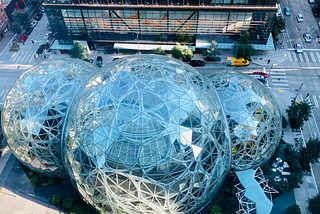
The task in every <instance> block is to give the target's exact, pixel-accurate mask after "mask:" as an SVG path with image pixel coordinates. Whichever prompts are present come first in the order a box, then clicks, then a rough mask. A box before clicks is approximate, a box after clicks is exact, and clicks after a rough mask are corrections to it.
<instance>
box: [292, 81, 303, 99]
mask: <svg viewBox="0 0 320 214" xmlns="http://www.w3.org/2000/svg"><path fill="white" fill-rule="evenodd" d="M303 84H304V83H301V85H300V88H299V90H298V92H297V95H296V96H295V97H294V99H293V102H296V99H297V96H298V94H299V93H300V90H301V88H302V86H303Z"/></svg>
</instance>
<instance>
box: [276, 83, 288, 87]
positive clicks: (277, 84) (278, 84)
mask: <svg viewBox="0 0 320 214" xmlns="http://www.w3.org/2000/svg"><path fill="white" fill-rule="evenodd" d="M272 85H273V86H289V84H280V83H273V84H272Z"/></svg>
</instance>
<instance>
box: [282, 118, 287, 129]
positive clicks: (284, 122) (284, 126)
mask: <svg viewBox="0 0 320 214" xmlns="http://www.w3.org/2000/svg"><path fill="white" fill-rule="evenodd" d="M287 125H288V121H287V120H286V118H285V117H284V116H283V115H282V128H283V129H284V128H286V127H287Z"/></svg>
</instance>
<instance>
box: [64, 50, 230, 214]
mask: <svg viewBox="0 0 320 214" xmlns="http://www.w3.org/2000/svg"><path fill="white" fill-rule="evenodd" d="M70 111H71V112H70V113H69V115H68V118H67V122H66V123H65V131H64V134H65V136H64V140H63V141H62V142H66V144H65V145H64V147H63V148H64V161H65V165H66V168H67V171H68V173H69V175H70V177H71V178H72V180H73V182H74V184H75V185H76V187H77V188H78V190H79V192H80V193H81V194H82V196H83V197H84V198H85V199H86V200H87V201H88V202H89V203H90V204H91V205H93V206H94V207H96V208H97V209H98V210H102V211H104V212H107V213H118V212H125V213H172V214H173V213H194V212H196V211H197V210H199V209H201V208H203V206H204V205H205V204H206V203H207V202H208V201H210V200H211V199H212V197H213V195H214V194H215V193H216V191H217V190H218V189H219V188H220V185H221V184H222V182H223V181H224V179H225V177H226V175H227V174H228V172H229V169H230V164H231V163H230V162H231V150H230V139H229V132H228V127H227V122H226V120H225V116H224V113H223V110H222V106H221V104H220V101H219V98H218V97H217V95H216V92H215V90H214V87H213V85H212V84H211V83H210V81H208V80H207V79H206V78H204V77H203V76H202V75H200V74H199V73H198V72H196V71H195V70H194V69H193V68H192V67H190V66H189V65H186V64H184V63H182V62H180V61H177V60H174V59H172V58H169V57H164V56H156V55H148V56H146V55H136V56H131V57H127V58H124V59H119V60H117V61H115V62H113V63H110V64H108V65H105V66H104V67H103V68H102V69H101V71H100V72H97V73H96V74H95V75H94V76H93V77H92V78H91V79H90V80H89V81H88V82H87V83H84V85H83V86H82V88H81V89H80V90H79V93H78V94H77V95H76V97H75V100H74V102H73V104H72V106H71V108H70Z"/></svg>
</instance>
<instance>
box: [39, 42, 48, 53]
mask: <svg viewBox="0 0 320 214" xmlns="http://www.w3.org/2000/svg"><path fill="white" fill-rule="evenodd" d="M49 47H50V46H49V43H47V44H42V45H40V47H39V48H38V50H37V54H42V53H43V52H44V51H45V50H48V49H49Z"/></svg>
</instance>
